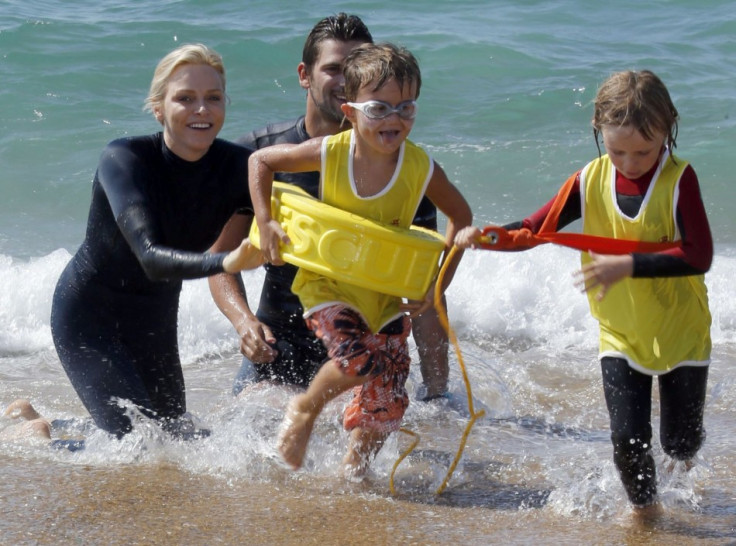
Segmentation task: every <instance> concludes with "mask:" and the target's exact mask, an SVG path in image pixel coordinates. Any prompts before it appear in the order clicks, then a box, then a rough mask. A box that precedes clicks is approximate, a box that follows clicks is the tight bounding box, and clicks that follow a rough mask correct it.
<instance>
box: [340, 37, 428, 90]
mask: <svg viewBox="0 0 736 546" xmlns="http://www.w3.org/2000/svg"><path fill="white" fill-rule="evenodd" d="M343 70H344V75H345V98H346V99H347V100H348V101H354V100H355V99H356V98H357V97H358V92H359V91H360V90H361V89H362V88H363V87H365V86H366V85H372V91H376V90H378V89H380V88H381V87H383V86H384V85H385V84H386V82H388V81H389V80H391V79H394V80H396V82H397V83H398V84H399V87H400V88H402V89H403V88H404V86H405V85H409V86H410V87H411V86H412V85H415V86H416V96H415V97H414V98H418V97H419V90H420V88H421V87H422V75H421V72H420V70H419V63H418V62H417V60H416V58H415V57H414V55H412V54H411V52H410V51H409V50H408V49H406V48H404V47H399V46H396V45H394V44H390V43H381V44H363V45H361V46H358V47H356V48H355V49H353V51H351V52H350V54H349V55H348V56H347V58H346V59H345V68H344V69H343Z"/></svg>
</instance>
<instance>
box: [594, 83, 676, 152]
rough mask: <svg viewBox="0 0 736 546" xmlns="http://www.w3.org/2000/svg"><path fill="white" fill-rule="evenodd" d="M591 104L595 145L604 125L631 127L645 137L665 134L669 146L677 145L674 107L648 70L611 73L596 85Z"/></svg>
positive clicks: (668, 95) (661, 84)
mask: <svg viewBox="0 0 736 546" xmlns="http://www.w3.org/2000/svg"><path fill="white" fill-rule="evenodd" d="M594 104H595V107H594V111H593V120H592V125H593V136H594V137H595V142H596V145H598V135H599V134H600V131H601V127H603V126H604V125H613V126H616V127H622V126H630V127H633V128H634V129H636V130H637V131H638V132H639V133H641V135H642V136H643V137H644V138H646V139H647V140H651V139H652V138H654V135H655V134H656V133H660V134H663V135H666V142H667V146H668V147H669V148H670V149H673V148H675V146H676V145H677V143H676V140H677V119H678V117H679V114H678V113H677V108H675V105H674V104H673V103H672V99H671V98H670V94H669V92H668V91H667V87H665V85H664V83H662V80H660V79H659V78H658V77H657V76H656V75H655V74H654V73H653V72H651V71H649V70H640V71H635V70H625V71H623V72H616V73H615V74H612V75H611V76H609V78H608V79H607V80H606V81H605V82H603V84H601V86H600V87H599V88H598V93H597V95H596V97H595V103H594ZM599 150H600V147H599Z"/></svg>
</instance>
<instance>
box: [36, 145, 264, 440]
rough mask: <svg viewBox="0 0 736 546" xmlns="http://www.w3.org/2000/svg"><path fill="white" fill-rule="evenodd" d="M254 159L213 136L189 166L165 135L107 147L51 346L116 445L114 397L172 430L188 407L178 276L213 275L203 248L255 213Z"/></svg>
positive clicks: (119, 410)
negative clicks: (235, 220)
mask: <svg viewBox="0 0 736 546" xmlns="http://www.w3.org/2000/svg"><path fill="white" fill-rule="evenodd" d="M249 155H250V151H249V150H247V149H245V148H243V147H242V146H238V145H236V144H233V143H230V142H226V141H224V140H219V139H218V140H215V141H214V143H213V144H212V146H211V148H210V149H209V151H208V152H207V154H206V155H205V156H204V157H203V158H201V159H200V160H198V161H195V162H189V161H185V160H183V159H181V158H180V157H178V156H176V155H175V154H174V153H172V152H171V151H170V150H169V149H168V148H167V147H166V146H165V144H164V140H163V135H162V134H161V133H158V134H155V135H150V136H142V137H133V138H124V139H119V140H116V141H114V142H111V143H110V144H109V145H108V146H107V148H106V149H105V150H104V152H103V154H102V157H101V159H100V163H99V166H98V169H97V173H96V175H95V179H94V182H93V184H92V204H91V206H90V212H89V220H88V223H87V234H86V237H85V239H84V242H83V243H82V245H81V247H80V248H79V250H78V251H77V253H76V254H75V255H74V257H73V258H72V259H71V261H70V262H69V264H68V265H67V266H66V268H65V269H64V271H63V273H62V274H61V277H60V279H59V281H58V283H57V285H56V291H55V293H54V299H53V305H52V309H51V329H52V334H53V338H54V344H55V346H56V350H57V352H58V354H59V358H60V360H61V363H62V365H63V366H64V370H65V371H66V373H67V375H68V376H69V379H70V380H71V382H72V385H73V386H74V388H75V390H76V391H77V394H78V395H79V397H80V398H81V399H82V402H83V403H84V405H85V407H86V408H87V410H88V411H89V412H90V414H91V415H92V418H93V419H94V421H95V423H96V424H97V426H99V427H100V428H102V429H104V430H106V431H108V432H110V433H112V434H115V435H117V436H118V437H121V436H122V435H123V434H125V433H127V432H129V431H130V429H131V421H130V419H129V418H128V416H127V415H126V412H125V409H124V408H123V407H121V405H120V404H119V403H118V400H122V401H130V402H132V403H133V404H134V405H135V406H137V408H138V409H139V410H140V411H141V412H142V413H143V414H144V415H147V416H149V417H153V418H156V419H160V420H161V421H162V422H163V423H164V426H168V427H169V428H171V429H175V427H176V425H175V423H176V420H177V419H178V418H179V417H181V416H182V415H183V414H184V413H185V411H186V400H185V392H184V378H183V374H182V369H181V363H180V360H179V350H178V345H177V315H178V308H179V293H180V291H181V286H182V280H183V279H194V278H200V277H205V276H208V275H212V274H215V273H220V272H222V271H223V268H222V262H223V259H224V257H225V255H226V254H224V253H223V254H217V255H212V254H209V253H207V252H206V250H207V249H208V248H209V247H210V246H211V245H212V244H213V243H214V242H215V240H216V239H217V237H218V235H219V234H220V231H221V230H222V228H223V226H224V225H225V223H226V222H227V220H228V219H229V218H230V217H231V216H232V214H233V213H235V212H236V211H239V210H240V211H247V212H249V213H251V214H252V203H251V200H250V195H249V192H248V180H247V172H248V170H247V163H248V156H249Z"/></svg>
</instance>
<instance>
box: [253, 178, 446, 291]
mask: <svg viewBox="0 0 736 546" xmlns="http://www.w3.org/2000/svg"><path fill="white" fill-rule="evenodd" d="M271 215H272V216H273V218H274V219H276V220H278V222H279V223H280V224H281V227H282V228H283V229H284V231H285V232H286V234H287V235H288V236H289V238H290V239H291V243H290V244H288V245H282V246H281V257H282V259H283V260H284V261H285V262H288V263H290V264H293V265H296V266H298V267H303V268H304V269H308V270H310V271H314V272H315V273H319V274H321V275H324V276H325V277H329V278H332V279H335V280H338V281H342V282H346V283H348V284H353V285H356V286H360V287H363V288H367V289H370V290H375V291H376V292H380V293H382V294H389V295H392V296H398V297H402V298H408V299H412V300H420V299H423V298H424V296H425V294H426V293H427V290H428V289H429V287H430V286H431V284H432V282H433V281H434V279H435V277H436V275H437V271H438V269H439V261H440V257H441V256H442V252H443V251H444V249H445V241H444V239H443V238H442V236H440V235H439V234H438V233H436V232H434V231H432V230H429V229H424V228H420V227H417V226H411V228H409V229H404V228H400V227H395V226H390V225H387V224H383V223H381V222H377V221H375V220H370V219H367V218H363V217H362V216H358V215H356V214H352V213H349V212H346V211H344V210H341V209H338V208H335V207H332V206H330V205H328V204H326V203H323V202H322V201H320V200H318V199H315V198H314V197H312V196H310V195H309V194H307V193H306V192H304V191H303V190H302V189H301V188H298V187H296V186H292V185H289V184H285V183H283V182H274V185H273V193H272V197H271ZM250 240H251V242H252V243H253V244H254V245H255V246H256V247H258V248H260V233H259V231H258V225H257V223H256V222H253V224H252V226H251V230H250Z"/></svg>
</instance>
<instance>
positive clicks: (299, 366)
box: [233, 116, 437, 395]
mask: <svg viewBox="0 0 736 546" xmlns="http://www.w3.org/2000/svg"><path fill="white" fill-rule="evenodd" d="M309 138H310V136H309V135H308V134H307V129H306V126H305V118H304V116H301V117H299V118H297V119H296V120H292V121H286V122H281V123H276V124H272V125H267V126H266V127H263V128H262V129H258V130H256V131H253V132H251V133H248V134H247V135H245V136H243V137H241V138H240V139H238V140H237V142H238V143H239V144H243V145H245V146H247V147H249V148H254V149H260V148H265V147H267V146H272V145H274V144H285V143H291V144H299V143H301V142H304V141H305V140H309ZM274 179H275V180H278V181H281V182H288V183H289V184H293V185H295V186H298V187H300V188H302V189H303V190H305V191H306V192H307V193H309V194H310V195H312V196H314V197H318V193H319V180H320V174H319V172H317V171H314V172H308V173H276V174H275V175H274ZM414 224H415V225H417V226H422V227H425V228H429V229H434V230H436V229H437V209H436V207H435V206H434V205H433V204H432V202H431V201H430V200H429V199H428V198H426V197H424V198H423V199H422V201H421V203H420V204H419V208H418V209H417V214H416V216H415V217H414ZM264 267H265V268H266V278H265V280H264V282H263V289H262V291H261V301H260V303H259V304H258V311H257V313H256V316H257V317H258V320H260V321H261V322H263V323H264V324H266V325H268V326H269V327H270V328H271V330H272V331H273V334H274V336H275V337H276V339H277V340H278V341H277V342H276V349H277V350H278V356H277V357H276V359H275V360H274V361H273V362H269V363H262V364H259V363H252V362H251V361H250V360H249V359H248V358H246V357H243V364H242V366H241V368H240V371H239V373H238V375H237V377H236V378H235V382H234V384H233V394H235V395H237V394H238V393H239V392H240V391H241V390H242V389H243V387H244V386H245V385H246V384H247V383H248V381H251V380H252V376H253V370H254V369H255V374H256V380H258V381H262V380H264V379H267V380H270V381H274V382H277V383H286V384H294V385H301V386H305V387H306V386H307V385H309V382H310V381H311V380H312V377H314V374H316V373H317V371H318V370H319V368H320V366H321V365H322V363H323V362H324V361H325V360H326V359H327V351H326V350H325V348H324V346H323V345H322V342H321V341H320V340H318V339H317V338H316V337H315V336H314V334H313V333H312V331H311V330H309V329H308V328H307V326H306V323H305V321H304V318H303V316H302V315H303V314H304V310H303V309H302V306H301V303H299V298H297V296H296V295H295V294H294V293H293V292H292V291H291V283H292V282H293V281H294V276H295V275H296V271H297V267H296V266H293V265H291V264H285V265H282V266H273V265H270V264H266V265H265V266H264Z"/></svg>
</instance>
